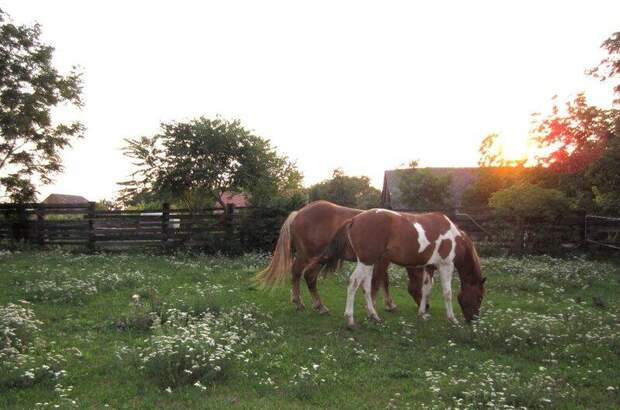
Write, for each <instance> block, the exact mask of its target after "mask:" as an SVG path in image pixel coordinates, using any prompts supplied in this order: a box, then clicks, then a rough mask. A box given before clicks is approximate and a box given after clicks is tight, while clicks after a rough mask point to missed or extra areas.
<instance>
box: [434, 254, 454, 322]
mask: <svg viewBox="0 0 620 410" xmlns="http://www.w3.org/2000/svg"><path fill="white" fill-rule="evenodd" d="M438 269H439V276H440V277H441V287H442V288H443V301H444V303H445V305H446V314H447V316H448V320H449V321H450V322H452V323H454V324H457V323H458V320H456V318H455V317H454V311H453V310H452V272H453V271H454V264H452V263H450V264H445V265H439V266H438Z"/></svg>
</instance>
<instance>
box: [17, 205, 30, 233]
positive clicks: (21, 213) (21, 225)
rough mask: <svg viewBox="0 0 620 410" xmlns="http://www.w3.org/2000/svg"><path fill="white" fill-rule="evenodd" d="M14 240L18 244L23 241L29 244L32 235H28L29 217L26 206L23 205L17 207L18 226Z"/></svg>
mask: <svg viewBox="0 0 620 410" xmlns="http://www.w3.org/2000/svg"><path fill="white" fill-rule="evenodd" d="M14 238H15V239H16V240H17V241H18V242H19V241H21V240H23V241H24V242H28V241H29V239H30V235H29V234H28V217H27V216H26V206H25V205H23V204H19V205H17V224H16V229H15V233H14Z"/></svg>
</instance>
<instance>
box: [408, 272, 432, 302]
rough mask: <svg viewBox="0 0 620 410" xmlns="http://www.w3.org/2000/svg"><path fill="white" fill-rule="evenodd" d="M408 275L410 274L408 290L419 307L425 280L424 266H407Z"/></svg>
mask: <svg viewBox="0 0 620 410" xmlns="http://www.w3.org/2000/svg"><path fill="white" fill-rule="evenodd" d="M407 275H408V276H409V285H408V286H407V290H408V291H409V294H410V295H411V297H412V298H413V300H415V303H416V304H417V305H418V307H419V306H420V302H421V301H422V283H423V281H424V268H407ZM427 310H428V309H427Z"/></svg>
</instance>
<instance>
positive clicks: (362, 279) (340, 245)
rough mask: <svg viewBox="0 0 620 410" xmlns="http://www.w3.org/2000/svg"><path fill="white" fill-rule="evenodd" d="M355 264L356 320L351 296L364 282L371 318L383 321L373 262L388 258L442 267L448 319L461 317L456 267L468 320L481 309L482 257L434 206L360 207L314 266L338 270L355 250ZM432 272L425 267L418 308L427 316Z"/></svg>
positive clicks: (413, 265)
mask: <svg viewBox="0 0 620 410" xmlns="http://www.w3.org/2000/svg"><path fill="white" fill-rule="evenodd" d="M352 255H353V256H354V257H355V258H356V259H357V266H356V268H355V270H354V271H353V273H352V274H351V277H350V278H349V287H348V289H347V304H346V309H345V318H346V321H347V325H348V326H349V327H354V326H355V320H354V318H353V302H354V299H355V293H356V292H357V288H358V287H359V286H360V285H361V286H362V290H363V291H364V296H365V299H366V309H367V310H368V315H369V317H370V319H373V320H375V321H380V319H379V316H378V315H377V312H376V310H375V308H374V304H373V303H372V299H371V296H370V290H371V289H370V287H371V279H372V273H373V266H375V265H376V264H377V263H379V262H381V261H385V260H387V261H389V262H392V263H395V264H397V265H400V266H404V267H407V268H424V267H433V268H436V269H437V270H438V271H439V276H440V278H441V284H442V288H443V297H444V302H445V305H446V313H447V316H448V320H449V321H451V322H453V323H457V320H456V318H455V317H454V312H453V310H452V287H451V285H452V273H453V271H454V268H456V269H457V271H458V274H459V276H460V279H461V291H460V293H459V295H458V301H459V304H460V305H461V309H462V311H463V316H464V317H465V320H466V321H468V322H469V321H471V320H472V319H474V318H475V317H477V316H478V315H479V314H480V305H481V303H482V297H483V295H484V282H485V280H486V278H484V277H482V273H481V270H480V259H479V258H478V254H477V252H476V249H475V248H474V245H473V243H472V241H471V239H470V238H469V237H468V236H467V235H466V234H465V233H464V232H463V231H461V230H459V229H458V228H457V227H456V225H454V223H453V222H452V221H451V220H450V219H448V217H447V216H445V215H443V214H441V213H437V212H433V213H426V214H417V215H407V216H405V215H402V214H399V213H397V212H393V211H388V210H385V209H373V210H370V211H365V212H362V213H360V214H358V215H356V216H354V217H353V218H351V219H350V220H348V221H346V222H345V223H344V224H343V225H342V226H341V227H340V229H339V230H338V231H337V232H336V234H335V235H334V237H333V238H332V240H331V241H330V243H329V245H328V246H327V248H326V249H325V250H324V252H323V253H322V254H321V255H320V256H318V257H316V258H315V259H314V260H313V261H312V262H311V263H310V268H312V269H314V268H315V266H325V268H326V270H327V271H333V270H336V269H337V268H338V267H339V266H340V264H341V262H342V260H343V259H350V258H351V256H352ZM382 263H384V262H382ZM431 285H432V283H431V281H430V278H429V275H428V272H426V271H425V272H424V283H423V285H422V298H421V302H420V308H419V311H418V314H419V315H420V316H423V317H424V316H425V315H426V313H425V311H424V310H425V309H424V307H425V306H426V301H427V300H428V296H429V294H430V290H431Z"/></svg>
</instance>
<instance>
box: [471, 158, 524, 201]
mask: <svg viewBox="0 0 620 410" xmlns="http://www.w3.org/2000/svg"><path fill="white" fill-rule="evenodd" d="M526 173H527V172H526V168H524V167H515V168H511V167H481V168H478V179H477V180H476V181H475V182H474V183H473V184H471V185H470V186H469V187H467V188H466V189H465V191H464V192H463V205H464V206H465V207H473V208H475V207H486V206H488V204H489V198H490V197H491V195H492V194H493V193H495V192H497V191H499V190H502V189H505V188H508V187H509V186H511V185H514V184H515V183H517V182H519V181H522V180H523V178H525V175H526Z"/></svg>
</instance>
